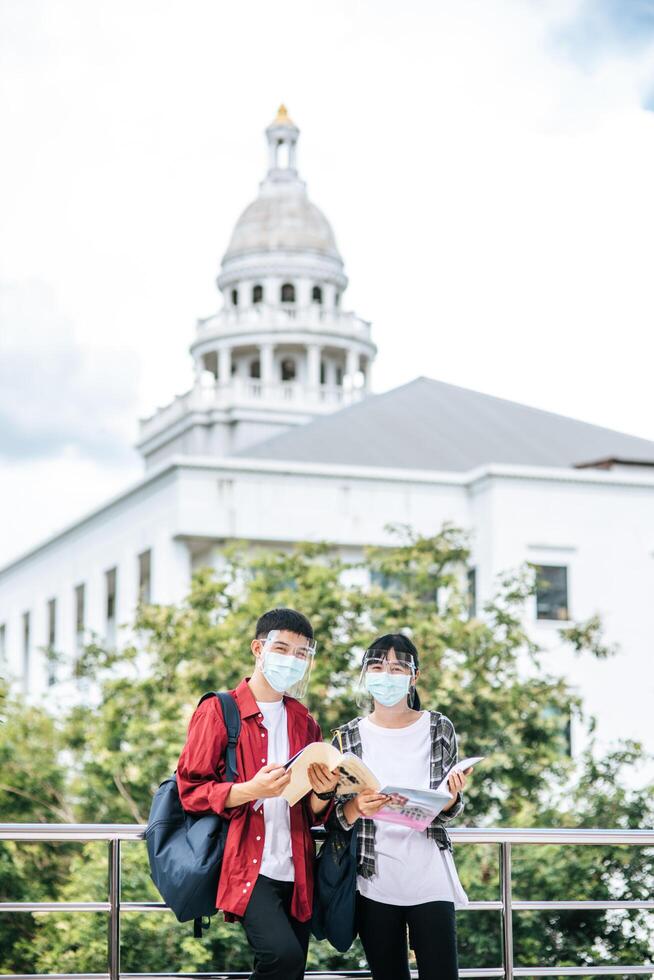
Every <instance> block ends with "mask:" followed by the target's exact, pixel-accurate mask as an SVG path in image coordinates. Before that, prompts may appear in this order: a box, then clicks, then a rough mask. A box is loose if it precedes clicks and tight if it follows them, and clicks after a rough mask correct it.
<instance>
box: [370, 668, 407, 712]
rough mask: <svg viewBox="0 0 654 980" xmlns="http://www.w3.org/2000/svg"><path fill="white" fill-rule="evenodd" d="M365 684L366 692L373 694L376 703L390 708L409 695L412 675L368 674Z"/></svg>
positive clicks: (384, 672)
mask: <svg viewBox="0 0 654 980" xmlns="http://www.w3.org/2000/svg"><path fill="white" fill-rule="evenodd" d="M364 683H365V687H366V691H367V692H368V694H372V696H373V698H374V699H375V701H379V703H380V704H383V705H385V706H386V707H387V708H390V707H392V705H394V704H397V702H398V701H401V700H402V698H405V697H406V696H407V694H408V693H409V684H410V683H411V675H410V674H387V673H386V671H383V672H380V673H369V674H366V676H365V679H364Z"/></svg>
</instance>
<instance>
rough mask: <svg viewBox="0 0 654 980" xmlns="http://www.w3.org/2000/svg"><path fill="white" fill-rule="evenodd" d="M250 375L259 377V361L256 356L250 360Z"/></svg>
mask: <svg viewBox="0 0 654 980" xmlns="http://www.w3.org/2000/svg"><path fill="white" fill-rule="evenodd" d="M250 377H251V378H260V377H261V362H260V360H259V358H258V357H257V358H255V359H254V360H253V361H250Z"/></svg>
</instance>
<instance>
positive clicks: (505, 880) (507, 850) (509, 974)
mask: <svg viewBox="0 0 654 980" xmlns="http://www.w3.org/2000/svg"><path fill="white" fill-rule="evenodd" d="M500 888H501V890H502V965H503V967H504V980H513V905H512V898H511V845H510V844H509V843H508V841H503V842H502V843H501V844H500Z"/></svg>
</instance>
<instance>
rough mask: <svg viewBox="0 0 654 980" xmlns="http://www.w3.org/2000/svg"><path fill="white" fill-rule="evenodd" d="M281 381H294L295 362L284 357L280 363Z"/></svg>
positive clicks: (290, 358)
mask: <svg viewBox="0 0 654 980" xmlns="http://www.w3.org/2000/svg"><path fill="white" fill-rule="evenodd" d="M282 381H295V361H294V360H293V358H292V357H285V358H284V360H283V361H282Z"/></svg>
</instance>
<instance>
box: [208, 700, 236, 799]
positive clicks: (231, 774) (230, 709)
mask: <svg viewBox="0 0 654 980" xmlns="http://www.w3.org/2000/svg"><path fill="white" fill-rule="evenodd" d="M207 698H218V700H219V701H220V707H221V708H222V712H223V721H224V722H225V728H226V729H227V749H226V752H225V777H226V780H227V782H230V783H233V782H234V781H235V779H236V778H237V776H238V765H237V763H236V745H237V743H238V737H239V735H240V734H241V713H240V711H239V710H238V706H237V704H236V701H235V700H234V698H233V697H232V696H231V694H229V693H228V692H227V691H208V692H207V693H206V694H203V695H202V697H201V698H200V700H199V701H198V705H200V704H202V702H203V701H206V699H207Z"/></svg>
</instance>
